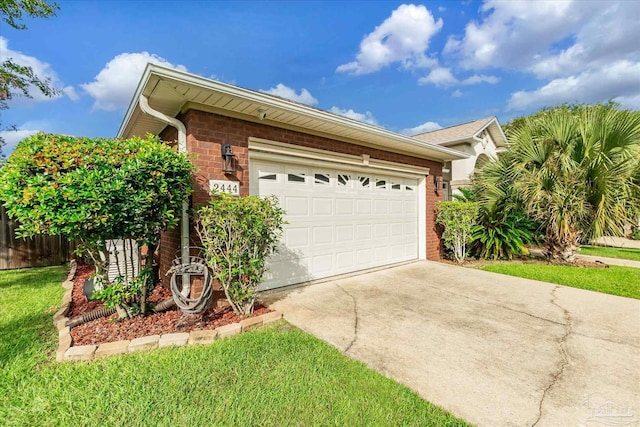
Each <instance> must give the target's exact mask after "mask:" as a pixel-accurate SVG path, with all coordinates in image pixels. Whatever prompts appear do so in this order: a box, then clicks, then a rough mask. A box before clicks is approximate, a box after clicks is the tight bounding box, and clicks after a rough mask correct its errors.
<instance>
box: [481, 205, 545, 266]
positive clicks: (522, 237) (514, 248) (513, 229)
mask: <svg viewBox="0 0 640 427" xmlns="http://www.w3.org/2000/svg"><path fill="white" fill-rule="evenodd" d="M536 226H537V223H535V222H534V221H532V220H531V219H530V218H529V217H527V216H526V215H524V214H522V213H521V212H517V211H516V212H514V211H511V210H500V211H497V212H496V211H490V210H487V209H484V208H480V215H479V219H478V224H476V225H474V226H473V228H472V232H471V242H472V245H471V251H472V252H473V254H474V255H476V256H477V257H479V258H483V259H498V258H508V259H512V258H513V257H514V256H518V255H528V254H529V251H528V250H527V248H526V247H525V245H527V244H529V243H532V242H534V241H535V240H536V239H535V236H536Z"/></svg>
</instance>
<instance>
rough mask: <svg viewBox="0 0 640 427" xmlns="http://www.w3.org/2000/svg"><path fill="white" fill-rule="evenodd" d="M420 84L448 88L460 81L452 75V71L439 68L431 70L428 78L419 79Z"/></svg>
mask: <svg viewBox="0 0 640 427" xmlns="http://www.w3.org/2000/svg"><path fill="white" fill-rule="evenodd" d="M418 84H421V85H426V84H433V85H436V86H443V87H447V86H451V85H455V84H458V79H456V78H455V76H454V75H453V74H452V73H451V69H449V68H442V67H439V68H434V69H433V70H431V71H430V72H429V74H427V75H426V76H424V77H421V78H419V79H418Z"/></svg>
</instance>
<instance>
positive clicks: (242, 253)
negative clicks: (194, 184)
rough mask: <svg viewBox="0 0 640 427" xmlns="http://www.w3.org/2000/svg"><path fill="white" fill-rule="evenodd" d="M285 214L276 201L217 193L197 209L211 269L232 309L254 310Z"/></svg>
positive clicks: (201, 235) (244, 313)
mask: <svg viewBox="0 0 640 427" xmlns="http://www.w3.org/2000/svg"><path fill="white" fill-rule="evenodd" d="M283 215H284V211H283V210H282V209H281V208H280V207H279V206H278V200H277V198H275V197H267V198H260V197H256V196H250V197H233V196H229V195H227V194H224V193H220V194H216V195H214V197H212V199H211V200H210V202H209V204H208V205H206V206H203V207H202V208H200V210H199V211H198V225H197V229H198V234H199V235H200V240H201V241H202V245H203V246H204V249H205V255H206V258H207V263H208V265H209V267H211V269H212V270H213V275H214V277H215V278H216V279H217V280H218V281H219V282H220V284H221V285H222V287H223V289H224V292H225V295H226V296H227V299H228V301H229V303H230V304H231V307H232V308H233V311H234V312H235V313H236V314H238V315H239V316H247V315H250V314H251V313H252V312H253V306H254V303H255V301H256V296H257V290H258V286H259V285H260V282H261V281H262V276H263V274H264V273H265V271H266V264H265V262H266V259H267V257H268V256H269V255H271V254H272V253H274V252H275V251H276V250H277V245H278V240H279V238H280V236H281V234H282V227H283V225H284V220H283Z"/></svg>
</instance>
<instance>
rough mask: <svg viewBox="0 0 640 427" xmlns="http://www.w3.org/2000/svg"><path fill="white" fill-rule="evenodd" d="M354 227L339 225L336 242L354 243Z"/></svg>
mask: <svg viewBox="0 0 640 427" xmlns="http://www.w3.org/2000/svg"><path fill="white" fill-rule="evenodd" d="M354 228H355V226H354V225H337V226H336V242H337V243H345V242H346V243H353V241H354V237H355V233H354Z"/></svg>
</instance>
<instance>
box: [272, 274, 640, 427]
mask: <svg viewBox="0 0 640 427" xmlns="http://www.w3.org/2000/svg"><path fill="white" fill-rule="evenodd" d="M268 299H270V300H271V301H272V305H271V306H272V307H273V308H275V309H277V310H280V311H282V312H283V313H284V315H285V318H286V319H287V320H288V321H289V322H291V323H293V324H294V325H297V326H299V327H300V328H302V329H304V330H306V331H308V332H310V333H312V334H314V335H316V336H318V337H319V338H321V339H323V340H325V341H327V342H328V343H330V344H332V345H334V346H335V347H337V348H338V349H339V350H341V351H343V352H345V353H346V354H347V355H349V356H350V357H353V358H354V359H357V360H360V361H362V362H364V363H366V364H367V365H368V366H369V367H371V368H373V369H375V370H377V371H379V372H381V373H383V374H384V375H386V376H389V377H391V378H393V379H395V380H397V381H399V382H401V383H404V384H406V385H407V386H409V387H410V388H412V389H414V390H416V391H417V392H418V393H419V394H420V395H421V396H422V397H424V398H425V399H427V400H428V401H430V402H432V403H434V404H436V405H439V406H442V407H443V408H445V409H447V410H449V411H451V412H452V413H454V414H455V415H457V416H459V417H461V418H463V419H465V420H467V421H469V422H471V423H474V424H477V425H480V426H492V427H494V426H534V425H535V426H576V425H613V424H610V422H611V420H612V419H614V418H615V420H616V421H620V420H622V421H625V420H626V421H629V420H631V421H632V422H631V423H630V424H629V425H635V424H634V423H633V421H635V423H638V422H639V420H640V415H639V414H640V301H638V300H634V299H628V298H621V297H616V296H612V295H606V294H600V293H596V292H590V291H584V290H579V289H574V288H567V287H562V286H557V285H553V284H549V283H543V282H537V281H533V280H527V279H519V278H514V277H510V276H504V275H499V274H494V273H489V272H484V271H480V270H473V269H467V268H462V267H455V266H451V265H447V264H441V263H433V262H426V261H424V262H416V263H412V264H408V265H404V266H400V267H394V268H390V269H386V270H381V271H377V272H374V273H369V274H363V275H359V276H354V277H351V278H347V279H341V280H335V281H330V282H325V283H320V284H316V285H312V286H308V287H305V288H299V289H296V290H291V291H288V292H283V293H280V294H272V295H269V296H268ZM628 411H630V412H628ZM614 412H615V413H614ZM620 414H627V415H625V416H626V418H620V417H621V416H622V415H620ZM629 414H631V415H629ZM598 423H599V424H598ZM616 425H621V424H616Z"/></svg>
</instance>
